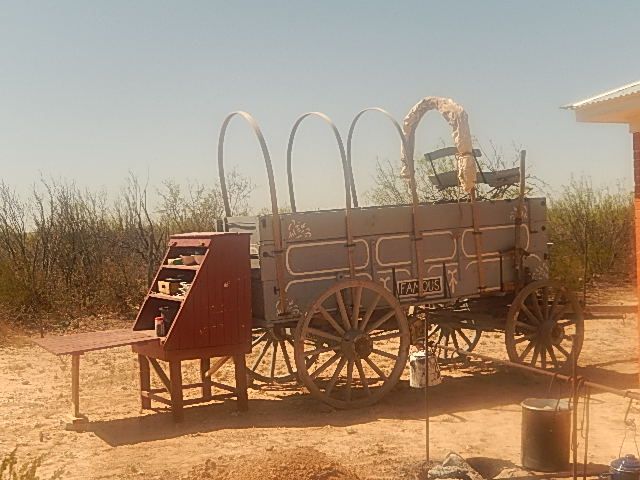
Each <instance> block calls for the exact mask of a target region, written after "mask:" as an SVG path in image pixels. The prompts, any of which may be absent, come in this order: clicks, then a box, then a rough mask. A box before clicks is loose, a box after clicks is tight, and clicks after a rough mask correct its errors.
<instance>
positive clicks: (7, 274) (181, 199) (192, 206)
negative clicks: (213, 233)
mask: <svg viewBox="0 0 640 480" xmlns="http://www.w3.org/2000/svg"><path fill="white" fill-rule="evenodd" d="M227 188H228V192H229V197H230V203H231V206H232V209H233V213H234V214H245V213H246V212H247V209H248V207H247V199H248V197H249V194H250V192H251V188H252V187H251V183H250V182H249V181H248V180H247V179H246V178H244V177H242V176H241V175H239V174H238V173H237V172H231V173H230V175H229V180H228V187H227ZM157 193H158V196H159V198H160V204H159V206H157V207H152V206H151V205H150V204H149V200H148V197H149V186H148V185H147V184H143V183H141V182H140V181H139V180H138V179H137V178H136V177H135V176H129V178H128V179H127V181H126V183H125V184H124V186H123V187H122V189H121V191H120V194H119V195H118V197H117V199H116V200H115V201H109V199H108V197H107V195H106V194H105V193H104V192H91V191H88V190H84V189H81V188H79V187H78V186H77V185H75V184H74V183H73V182H65V181H58V180H50V179H42V180H41V181H40V182H39V183H38V184H37V185H36V186H35V187H34V189H33V191H32V192H31V194H30V195H29V196H28V198H23V196H19V195H17V194H16V193H15V191H14V190H13V189H11V187H10V186H9V185H7V184H6V183H4V182H2V181H0V307H2V309H3V310H4V311H5V312H10V315H8V316H12V317H14V318H16V319H18V320H20V321H21V322H22V323H24V324H26V325H28V326H31V327H35V328H45V329H48V328H53V327H63V328H64V327H66V326H67V325H68V324H69V323H70V320H71V319H72V318H74V317H77V316H83V315H91V314H99V313H123V314H131V313H132V312H133V311H135V310H136V309H137V308H138V305H139V303H140V301H141V300H142V298H143V296H144V294H145V292H146V289H147V287H148V285H149V283H150V282H151V281H152V279H153V276H154V275H155V272H156V270H157V268H158V264H159V263H160V261H161V259H162V256H163V255H164V251H165V246H166V242H167V237H168V235H169V234H170V233H179V232H185V231H194V230H213V229H215V219H216V218H220V217H222V216H223V202H222V196H221V193H220V189H219V187H218V186H217V185H214V186H213V187H211V188H206V187H204V186H201V185H196V186H193V187H192V188H191V189H189V190H188V191H187V192H186V193H185V192H183V191H182V190H181V187H180V186H178V185H177V184H174V183H165V184H163V185H162V187H161V188H160V189H159V190H158V192H157ZM44 319H48V320H44Z"/></svg>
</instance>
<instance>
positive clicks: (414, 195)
mask: <svg viewBox="0 0 640 480" xmlns="http://www.w3.org/2000/svg"><path fill="white" fill-rule="evenodd" d="M367 112H380V113H382V114H383V115H384V116H385V117H387V118H388V119H389V120H391V123H392V124H393V126H394V127H395V129H396V131H397V132H398V135H400V141H401V142H402V151H404V152H407V151H408V149H407V147H408V143H407V138H406V137H405V135H404V132H403V131H402V127H401V126H400V124H399V123H398V122H397V121H396V119H395V118H393V116H392V115H391V114H390V113H389V112H387V111H386V110H384V109H382V108H379V107H370V108H365V109H364V110H361V111H360V112H358V114H357V115H356V116H355V117H354V118H353V120H352V121H351V125H350V126H349V133H348V134H347V164H348V166H349V180H350V183H351V191H352V195H353V199H354V205H355V206H356V207H357V206H358V198H357V195H356V185H355V181H354V178H353V163H352V162H351V152H352V149H351V142H352V140H353V132H354V131H355V128H356V124H357V123H358V121H359V120H360V117H362V116H363V115H364V114H365V113H367ZM412 151H413V148H412ZM407 165H408V167H409V190H410V191H411V214H412V215H411V216H412V222H413V242H414V248H415V254H416V264H417V267H418V271H417V274H418V295H419V296H423V295H424V291H423V285H422V278H423V275H422V273H423V272H422V270H423V262H422V251H421V249H420V247H419V245H420V244H419V243H418V241H419V240H422V234H421V233H420V231H419V230H418V215H417V210H418V203H419V200H418V192H417V187H416V176H415V166H414V161H413V155H411V157H410V158H408V159H407ZM442 275H443V278H446V272H443V274H442Z"/></svg>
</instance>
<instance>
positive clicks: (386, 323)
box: [294, 279, 410, 408]
mask: <svg viewBox="0 0 640 480" xmlns="http://www.w3.org/2000/svg"><path fill="white" fill-rule="evenodd" d="M409 343H410V334H409V325H408V322H407V318H406V317H405V315H404V312H403V311H402V308H401V307H400V304H399V303H398V301H397V300H396V299H395V298H394V297H393V295H391V294H390V293H389V292H388V291H387V290H386V289H385V288H384V287H382V286H381V285H379V284H377V283H374V282H371V281H366V280H355V279H350V280H344V281H342V282H340V283H337V284H335V285H333V286H332V287H331V288H329V289H328V290H326V291H325V292H324V293H322V294H321V295H320V296H319V297H318V298H317V299H316V300H315V301H314V302H313V304H312V305H311V307H310V308H309V311H308V312H307V314H306V316H305V318H304V320H302V321H301V322H300V323H299V324H298V327H297V328H296V332H295V341H294V345H295V359H296V366H297V368H298V376H299V378H300V380H301V381H302V383H303V384H304V385H305V387H306V388H307V389H308V390H309V392H310V393H311V394H312V395H313V396H314V397H316V398H317V399H319V400H321V401H323V402H325V403H328V404H329V405H332V406H334V407H336V408H353V407H361V406H365V405H370V404H372V403H375V402H377V401H378V400H380V399H381V398H382V397H383V396H384V395H385V394H386V393H387V392H388V391H389V390H390V389H392V388H393V387H394V386H395V385H396V383H397V382H398V380H399V379H400V376H401V375H402V372H403V370H404V367H405V365H406V363H407V356H408V353H409ZM311 358H316V361H315V363H314V364H313V365H309V362H308V360H309V359H311Z"/></svg>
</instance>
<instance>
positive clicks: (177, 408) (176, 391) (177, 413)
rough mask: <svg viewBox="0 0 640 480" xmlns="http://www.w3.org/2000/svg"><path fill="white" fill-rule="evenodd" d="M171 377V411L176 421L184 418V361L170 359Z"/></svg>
mask: <svg viewBox="0 0 640 480" xmlns="http://www.w3.org/2000/svg"><path fill="white" fill-rule="evenodd" d="M169 378H170V380H171V411H172V413H173V419H174V420H175V421H176V422H181V421H182V420H184V412H183V410H182V407H183V398H182V362H181V361H180V360H171V361H169Z"/></svg>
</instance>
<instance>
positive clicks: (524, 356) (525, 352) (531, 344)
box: [518, 342, 534, 362]
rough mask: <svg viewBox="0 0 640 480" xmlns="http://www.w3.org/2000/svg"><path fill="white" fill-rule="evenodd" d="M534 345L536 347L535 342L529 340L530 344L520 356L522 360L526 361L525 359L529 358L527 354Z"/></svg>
mask: <svg viewBox="0 0 640 480" xmlns="http://www.w3.org/2000/svg"><path fill="white" fill-rule="evenodd" d="M533 347H534V343H533V342H529V345H527V346H526V348H525V349H524V351H523V352H522V353H521V354H520V355H519V357H518V358H519V360H520V361H521V362H524V359H525V358H527V355H528V354H529V352H530V351H531V349H532V348H533Z"/></svg>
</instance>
